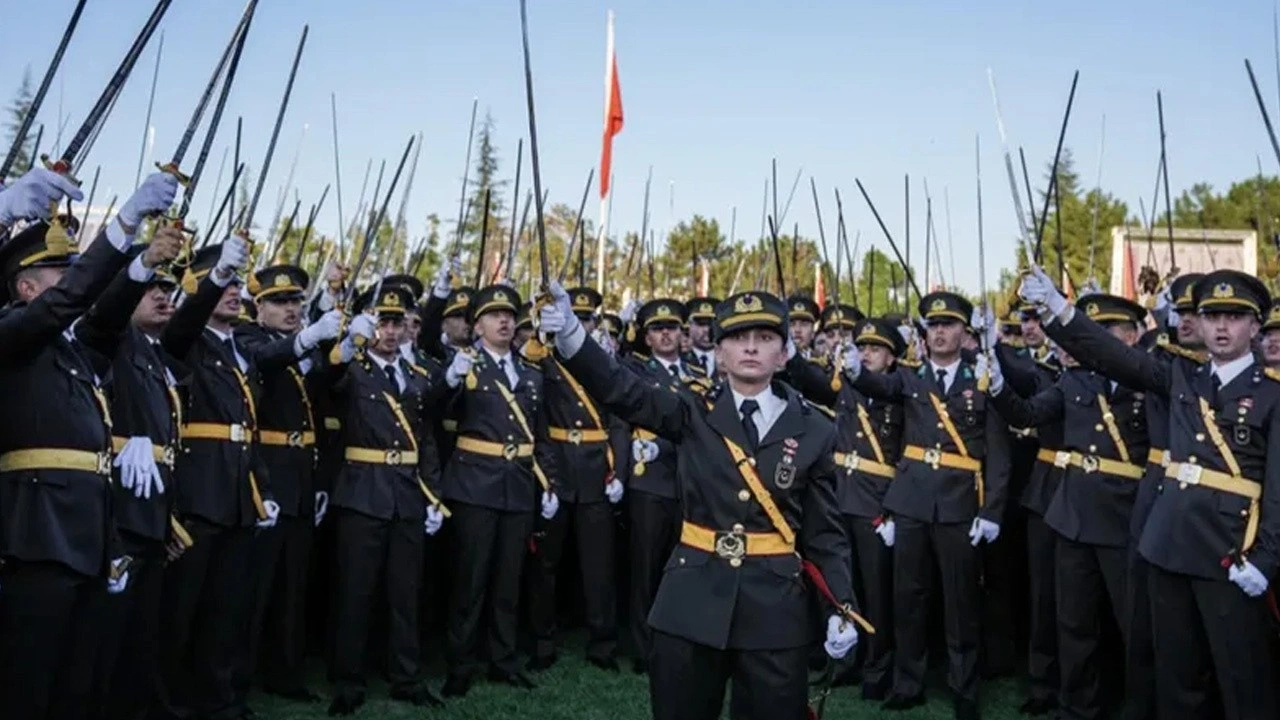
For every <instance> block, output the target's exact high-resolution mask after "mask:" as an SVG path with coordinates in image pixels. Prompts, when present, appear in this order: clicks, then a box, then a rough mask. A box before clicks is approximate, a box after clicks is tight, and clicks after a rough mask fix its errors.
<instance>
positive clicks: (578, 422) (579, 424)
mask: <svg viewBox="0 0 1280 720" xmlns="http://www.w3.org/2000/svg"><path fill="white" fill-rule="evenodd" d="M573 426H574V427H582V421H581V420H574V421H573Z"/></svg>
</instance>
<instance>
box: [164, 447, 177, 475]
mask: <svg viewBox="0 0 1280 720" xmlns="http://www.w3.org/2000/svg"><path fill="white" fill-rule="evenodd" d="M160 450H161V454H160V462H162V463H164V464H165V465H168V466H169V469H170V470H172V469H173V465H174V463H176V462H177V460H178V451H177V450H175V449H174V447H173V446H172V445H165V446H164V447H163V448H161V449H160Z"/></svg>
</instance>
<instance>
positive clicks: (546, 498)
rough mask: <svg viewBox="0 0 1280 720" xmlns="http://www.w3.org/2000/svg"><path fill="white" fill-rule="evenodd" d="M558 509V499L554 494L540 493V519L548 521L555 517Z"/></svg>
mask: <svg viewBox="0 0 1280 720" xmlns="http://www.w3.org/2000/svg"><path fill="white" fill-rule="evenodd" d="M559 509H560V498H558V497H556V494H555V493H552V492H544V493H542V519H543V520H550V519H551V518H553V517H555V516H556V511H557V510H559Z"/></svg>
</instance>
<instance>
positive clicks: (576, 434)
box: [507, 428, 582, 460]
mask: <svg viewBox="0 0 1280 720" xmlns="http://www.w3.org/2000/svg"><path fill="white" fill-rule="evenodd" d="M569 442H571V443H573V444H574V445H581V444H582V431H581V430H578V429H577V428H574V429H573V430H570V431H569ZM507 459H508V460H509V459H510V458H507Z"/></svg>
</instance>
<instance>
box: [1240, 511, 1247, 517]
mask: <svg viewBox="0 0 1280 720" xmlns="http://www.w3.org/2000/svg"><path fill="white" fill-rule="evenodd" d="M1240 517H1249V511H1248V510H1241V511H1240Z"/></svg>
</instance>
